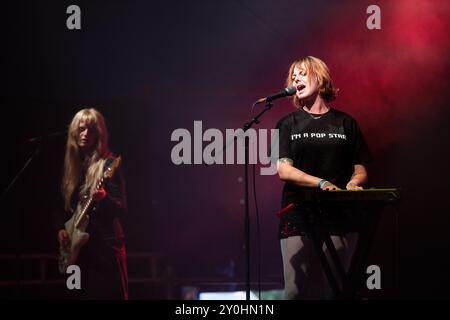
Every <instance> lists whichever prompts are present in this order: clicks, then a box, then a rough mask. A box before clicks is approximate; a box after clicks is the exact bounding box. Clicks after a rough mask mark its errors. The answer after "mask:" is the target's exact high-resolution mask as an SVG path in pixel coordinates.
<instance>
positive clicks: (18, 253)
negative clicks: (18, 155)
mask: <svg viewBox="0 0 450 320" xmlns="http://www.w3.org/2000/svg"><path fill="white" fill-rule="evenodd" d="M64 133H65V131H60V132H54V133H50V134H48V135H44V136H38V137H34V138H30V139H28V140H26V141H25V142H24V143H34V142H37V143H38V145H37V147H36V149H35V150H34V152H33V153H32V154H31V156H30V157H29V158H28V160H27V161H26V162H25V164H24V165H23V167H22V168H21V169H20V170H19V171H18V172H17V174H16V175H15V176H14V178H13V179H12V180H11V182H10V183H9V185H8V186H7V187H6V189H5V190H4V191H3V193H2V195H1V197H0V203H3V201H4V200H5V199H6V196H7V194H8V193H9V192H10V191H11V189H12V187H13V186H14V185H15V184H16V182H17V181H18V180H19V178H20V177H21V176H22V175H23V173H24V172H25V170H26V169H27V168H28V166H29V165H30V164H31V162H32V161H33V160H34V159H35V158H36V157H37V156H38V155H39V154H40V153H41V151H42V147H43V145H44V142H45V141H46V139H47V138H49V137H53V136H59V135H61V134H64ZM20 218H21V214H20V213H19V214H16V221H15V229H16V230H15V237H16V239H15V240H16V244H17V246H18V247H17V248H16V257H15V260H16V266H15V269H16V270H15V273H16V290H15V292H16V295H17V298H19V296H20V286H21V279H20V278H21V276H20V256H21V246H22V245H21V237H20V222H21V221H20Z"/></svg>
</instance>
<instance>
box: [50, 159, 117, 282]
mask: <svg viewBox="0 0 450 320" xmlns="http://www.w3.org/2000/svg"><path fill="white" fill-rule="evenodd" d="M121 159H122V158H121V157H120V156H119V157H117V158H115V159H114V161H113V162H112V163H111V165H110V166H109V167H108V168H106V170H105V172H104V174H103V177H102V179H101V180H100V182H99V184H98V185H97V190H99V189H100V188H101V187H102V186H103V184H104V180H105V179H111V178H112V176H113V175H114V172H115V171H116V169H117V168H118V167H119V165H120V162H121ZM92 204H93V201H92V196H90V197H88V198H87V200H86V201H82V202H80V203H78V205H77V210H76V211H75V213H74V214H73V215H72V218H70V219H69V220H67V222H66V223H65V224H64V227H65V229H66V231H67V233H68V234H69V242H68V244H67V245H66V246H62V245H60V247H59V257H58V269H59V272H60V273H62V274H65V273H66V270H67V267H69V266H70V265H72V264H75V263H76V261H77V258H78V255H79V254H80V250H81V248H82V247H83V246H84V245H85V244H86V243H87V242H88V240H89V234H88V233H87V232H86V228H87V226H88V224H89V215H88V213H89V211H90V209H91V206H92Z"/></svg>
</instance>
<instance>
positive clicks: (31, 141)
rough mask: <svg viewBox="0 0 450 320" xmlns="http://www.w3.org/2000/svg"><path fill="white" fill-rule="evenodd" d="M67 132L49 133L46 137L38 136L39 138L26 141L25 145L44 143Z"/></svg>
mask: <svg viewBox="0 0 450 320" xmlns="http://www.w3.org/2000/svg"><path fill="white" fill-rule="evenodd" d="M66 132H67V131H57V132H53V133H49V134H46V135H43V136H37V137H33V138H29V139H27V140H25V143H34V142H42V141H44V140H46V139H49V138H53V137H58V136H62V135H64V134H65V133H66Z"/></svg>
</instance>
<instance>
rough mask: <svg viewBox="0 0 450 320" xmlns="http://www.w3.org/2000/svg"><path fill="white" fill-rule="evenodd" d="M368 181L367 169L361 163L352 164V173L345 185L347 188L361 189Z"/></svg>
mask: <svg viewBox="0 0 450 320" xmlns="http://www.w3.org/2000/svg"><path fill="white" fill-rule="evenodd" d="M367 181H368V176H367V170H366V168H365V167H364V166H363V165H362V164H355V165H354V166H353V174H352V176H351V178H350V181H349V182H348V183H347V186H346V187H345V188H346V189H347V190H362V189H363V187H362V186H363V185H364V184H366V183H367Z"/></svg>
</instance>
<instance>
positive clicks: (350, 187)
mask: <svg viewBox="0 0 450 320" xmlns="http://www.w3.org/2000/svg"><path fill="white" fill-rule="evenodd" d="M345 188H346V189H347V190H362V189H363V187H360V186H358V185H356V184H355V183H354V182H349V183H347V186H346V187H345Z"/></svg>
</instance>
